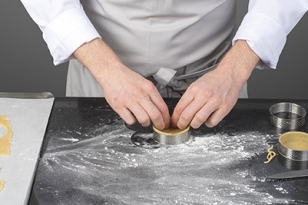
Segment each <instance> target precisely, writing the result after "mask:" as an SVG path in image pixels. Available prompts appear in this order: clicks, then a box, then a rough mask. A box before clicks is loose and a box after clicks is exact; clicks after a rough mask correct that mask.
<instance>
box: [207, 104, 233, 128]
mask: <svg viewBox="0 0 308 205" xmlns="http://www.w3.org/2000/svg"><path fill="white" fill-rule="evenodd" d="M232 107H233V106H229V105H227V104H226V105H223V106H221V107H220V108H219V109H217V110H216V111H215V112H213V114H212V115H211V116H209V118H208V119H207V120H206V121H205V125H206V126H207V127H214V126H216V125H217V124H218V123H219V122H220V121H221V120H222V119H223V118H224V117H225V116H226V115H227V114H228V113H229V112H230V111H231V109H232Z"/></svg>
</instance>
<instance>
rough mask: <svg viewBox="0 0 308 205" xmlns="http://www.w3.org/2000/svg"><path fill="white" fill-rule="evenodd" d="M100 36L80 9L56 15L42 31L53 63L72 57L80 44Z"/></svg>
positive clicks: (62, 61)
mask: <svg viewBox="0 0 308 205" xmlns="http://www.w3.org/2000/svg"><path fill="white" fill-rule="evenodd" d="M98 37H100V35H99V34H98V32H97V31H96V29H95V28H94V26H93V25H92V23H91V21H90V20H89V18H88V17H87V15H86V14H85V12H84V11H83V10H82V9H70V10H67V11H65V12H64V13H62V14H61V15H59V16H57V17H56V18H55V19H54V20H53V21H52V22H50V23H49V24H48V25H47V26H46V28H45V30H44V31H43V38H44V40H45V41H46V43H47V45H48V48H49V51H50V53H51V55H52V57H53V63H54V65H58V64H61V63H64V62H66V61H68V60H70V59H72V58H74V57H73V55H72V54H73V52H74V51H75V50H76V49H77V48H78V47H80V46H81V45H82V44H84V43H87V42H90V41H91V40H93V39H95V38H98Z"/></svg>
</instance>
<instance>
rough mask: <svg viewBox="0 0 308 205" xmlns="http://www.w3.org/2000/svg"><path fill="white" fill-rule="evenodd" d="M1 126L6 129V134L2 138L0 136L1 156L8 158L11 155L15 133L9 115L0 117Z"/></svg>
mask: <svg viewBox="0 0 308 205" xmlns="http://www.w3.org/2000/svg"><path fill="white" fill-rule="evenodd" d="M0 126H3V127H4V128H5V129H6V133H5V134H4V135H3V136H2V137H1V136H0V156H1V155H2V156H8V155H9V154H10V147H11V140H12V135H13V132H12V130H11V125H10V121H9V120H8V116H7V115H0Z"/></svg>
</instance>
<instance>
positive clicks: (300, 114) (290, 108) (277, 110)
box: [269, 102, 306, 130]
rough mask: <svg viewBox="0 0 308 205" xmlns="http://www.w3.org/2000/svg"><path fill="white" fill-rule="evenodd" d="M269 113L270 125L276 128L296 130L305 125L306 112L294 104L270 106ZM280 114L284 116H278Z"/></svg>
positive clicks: (286, 103)
mask: <svg viewBox="0 0 308 205" xmlns="http://www.w3.org/2000/svg"><path fill="white" fill-rule="evenodd" d="M269 111H270V121H271V123H272V124H273V125H274V126H276V127H278V128H282V129H290V130H296V129H298V128H300V127H303V126H304V125H305V122H306V110H305V108H303V107H302V106H300V105H297V104H295V103H289V102H282V103H277V104H274V105H272V106H271V107H270V109H269ZM281 113H284V114H286V116H279V114H281Z"/></svg>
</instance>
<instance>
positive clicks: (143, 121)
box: [138, 117, 150, 126]
mask: <svg viewBox="0 0 308 205" xmlns="http://www.w3.org/2000/svg"><path fill="white" fill-rule="evenodd" d="M138 122H139V123H140V124H141V125H143V126H147V125H150V120H149V118H148V117H140V118H138Z"/></svg>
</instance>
